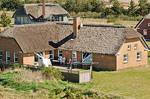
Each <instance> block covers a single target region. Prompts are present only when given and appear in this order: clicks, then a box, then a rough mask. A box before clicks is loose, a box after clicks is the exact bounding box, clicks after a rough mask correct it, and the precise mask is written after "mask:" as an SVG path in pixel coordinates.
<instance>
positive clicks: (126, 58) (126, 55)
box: [123, 54, 129, 63]
mask: <svg viewBox="0 0 150 99" xmlns="http://www.w3.org/2000/svg"><path fill="white" fill-rule="evenodd" d="M128 60H129V57H128V54H124V55H123V62H124V63H128Z"/></svg>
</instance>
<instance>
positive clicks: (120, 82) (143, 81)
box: [82, 67, 150, 99]
mask: <svg viewBox="0 0 150 99" xmlns="http://www.w3.org/2000/svg"><path fill="white" fill-rule="evenodd" d="M93 75H94V76H93V77H94V79H93V81H92V82H91V83H89V84H86V85H83V86H82V87H87V88H91V89H94V90H97V91H99V92H104V93H107V94H108V93H109V94H114V95H120V96H124V97H126V98H127V99H130V98H131V99H149V97H150V94H149V93H150V85H149V84H150V67H141V68H136V69H127V70H123V71H118V72H109V71H105V72H94V74H93Z"/></svg>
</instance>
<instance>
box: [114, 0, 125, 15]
mask: <svg viewBox="0 0 150 99" xmlns="http://www.w3.org/2000/svg"><path fill="white" fill-rule="evenodd" d="M112 4H113V6H112V7H111V10H112V13H113V14H114V15H120V14H121V13H122V9H123V8H122V7H121V6H120V3H119V1H118V0H112Z"/></svg>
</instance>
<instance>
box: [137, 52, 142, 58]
mask: <svg viewBox="0 0 150 99" xmlns="http://www.w3.org/2000/svg"><path fill="white" fill-rule="evenodd" d="M141 56H142V54H141V52H137V60H141Z"/></svg>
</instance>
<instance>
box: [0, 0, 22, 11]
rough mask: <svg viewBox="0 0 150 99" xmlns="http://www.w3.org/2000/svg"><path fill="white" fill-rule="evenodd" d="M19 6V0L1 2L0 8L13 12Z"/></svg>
mask: <svg viewBox="0 0 150 99" xmlns="http://www.w3.org/2000/svg"><path fill="white" fill-rule="evenodd" d="M20 6H21V2H20V0H2V1H1V8H6V9H7V10H15V9H17V8H18V7H20Z"/></svg>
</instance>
